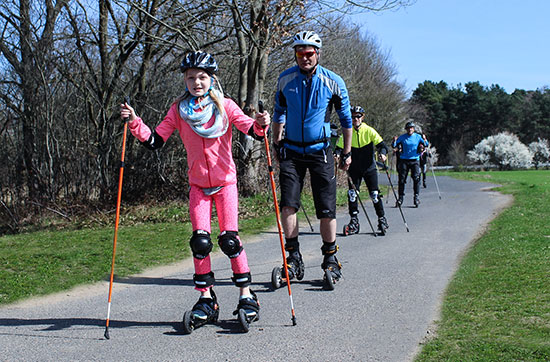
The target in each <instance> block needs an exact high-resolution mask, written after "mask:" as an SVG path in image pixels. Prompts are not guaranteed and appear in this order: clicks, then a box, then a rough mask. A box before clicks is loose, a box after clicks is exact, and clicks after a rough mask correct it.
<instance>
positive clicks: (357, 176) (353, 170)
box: [335, 106, 388, 235]
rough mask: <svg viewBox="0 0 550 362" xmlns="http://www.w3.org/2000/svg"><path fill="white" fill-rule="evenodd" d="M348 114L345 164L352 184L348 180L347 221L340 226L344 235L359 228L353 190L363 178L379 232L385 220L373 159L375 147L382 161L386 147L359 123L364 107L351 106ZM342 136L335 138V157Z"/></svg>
mask: <svg viewBox="0 0 550 362" xmlns="http://www.w3.org/2000/svg"><path fill="white" fill-rule="evenodd" d="M351 117H352V122H353V133H352V139H351V159H352V162H351V165H350V167H349V176H350V178H351V181H352V182H353V186H355V187H353V186H352V185H351V184H350V182H349V180H348V184H349V185H348V186H349V190H348V209H349V214H350V222H349V224H348V225H345V226H344V230H343V232H344V235H348V234H355V233H358V232H359V219H358V217H357V216H358V214H359V211H358V207H357V206H358V205H357V197H358V195H357V192H356V190H357V191H359V187H360V186H361V180H365V184H366V185H367V189H368V190H369V194H370V197H371V200H372V202H373V204H374V209H375V211H376V215H377V216H378V229H379V230H380V232H381V233H382V234H385V230H386V229H387V228H388V222H387V221H386V218H385V216H384V204H383V203H382V201H381V200H380V197H379V193H380V190H379V188H378V170H377V168H376V163H375V151H376V152H378V158H379V160H380V161H381V162H386V157H387V156H386V155H387V153H388V148H387V147H386V145H385V144H384V140H383V139H382V137H380V135H379V134H378V132H376V130H375V129H374V128H372V127H370V126H368V125H367V124H365V123H363V121H364V119H365V111H364V109H363V108H362V107H360V106H355V107H352V108H351ZM342 146H343V140H342V139H339V140H338V143H337V144H336V152H335V154H336V156H337V158H338V157H339V155H340V154H341V152H342Z"/></svg>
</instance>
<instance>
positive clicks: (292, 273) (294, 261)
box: [271, 252, 305, 290]
mask: <svg viewBox="0 0 550 362" xmlns="http://www.w3.org/2000/svg"><path fill="white" fill-rule="evenodd" d="M286 265H287V268H288V278H289V280H292V279H298V280H302V279H304V272H305V265H304V261H303V259H302V255H301V254H300V253H299V252H292V253H291V254H290V255H289V256H288V258H286ZM285 281H286V275H285V268H284V265H283V266H282V267H275V268H273V271H272V272H271V286H272V287H273V290H275V289H279V288H280V287H281V285H282V284H283V282H285Z"/></svg>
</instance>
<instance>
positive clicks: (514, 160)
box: [468, 132, 533, 169]
mask: <svg viewBox="0 0 550 362" xmlns="http://www.w3.org/2000/svg"><path fill="white" fill-rule="evenodd" d="M468 158H469V159H470V160H472V161H473V162H477V163H481V164H482V165H484V166H489V165H497V166H498V167H499V168H500V169H512V168H529V167H531V165H532V160H533V154H532V153H531V151H530V150H529V148H528V147H527V146H526V145H524V144H523V143H521V141H520V140H519V138H518V137H517V136H516V135H515V134H513V133H509V132H502V133H499V134H497V135H494V136H489V137H487V138H485V139H483V140H482V141H481V142H479V143H478V144H477V145H475V146H474V149H473V150H471V151H468Z"/></svg>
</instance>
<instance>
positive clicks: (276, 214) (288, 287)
mask: <svg viewBox="0 0 550 362" xmlns="http://www.w3.org/2000/svg"><path fill="white" fill-rule="evenodd" d="M258 110H259V111H260V113H263V111H264V105H263V102H262V101H259V102H258ZM264 143H265V153H266V155H267V169H268V171H269V180H270V181H271V191H272V193H273V204H274V205H275V216H276V219H277V228H278V229H279V241H280V243H281V253H282V254H283V265H284V267H285V276H286V286H287V289H288V297H289V298H290V311H291V314H292V325H293V326H295V325H296V314H295V313H294V302H293V301H292V289H291V288H290V278H289V277H288V265H287V263H286V251H285V243H284V238H283V228H282V226H281V215H280V214H279V203H278V201H277V191H276V190H277V188H276V186H275V179H274V177H273V166H272V163H271V154H270V152H269V141H268V140H267V132H266V131H265V130H264Z"/></svg>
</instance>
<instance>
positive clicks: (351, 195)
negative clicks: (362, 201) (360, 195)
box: [348, 189, 357, 202]
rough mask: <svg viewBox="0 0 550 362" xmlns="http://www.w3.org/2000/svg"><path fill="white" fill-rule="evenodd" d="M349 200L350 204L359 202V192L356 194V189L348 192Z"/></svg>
mask: <svg viewBox="0 0 550 362" xmlns="http://www.w3.org/2000/svg"><path fill="white" fill-rule="evenodd" d="M348 200H349V201H350V202H355V200H357V192H355V190H354V189H349V190H348Z"/></svg>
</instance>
